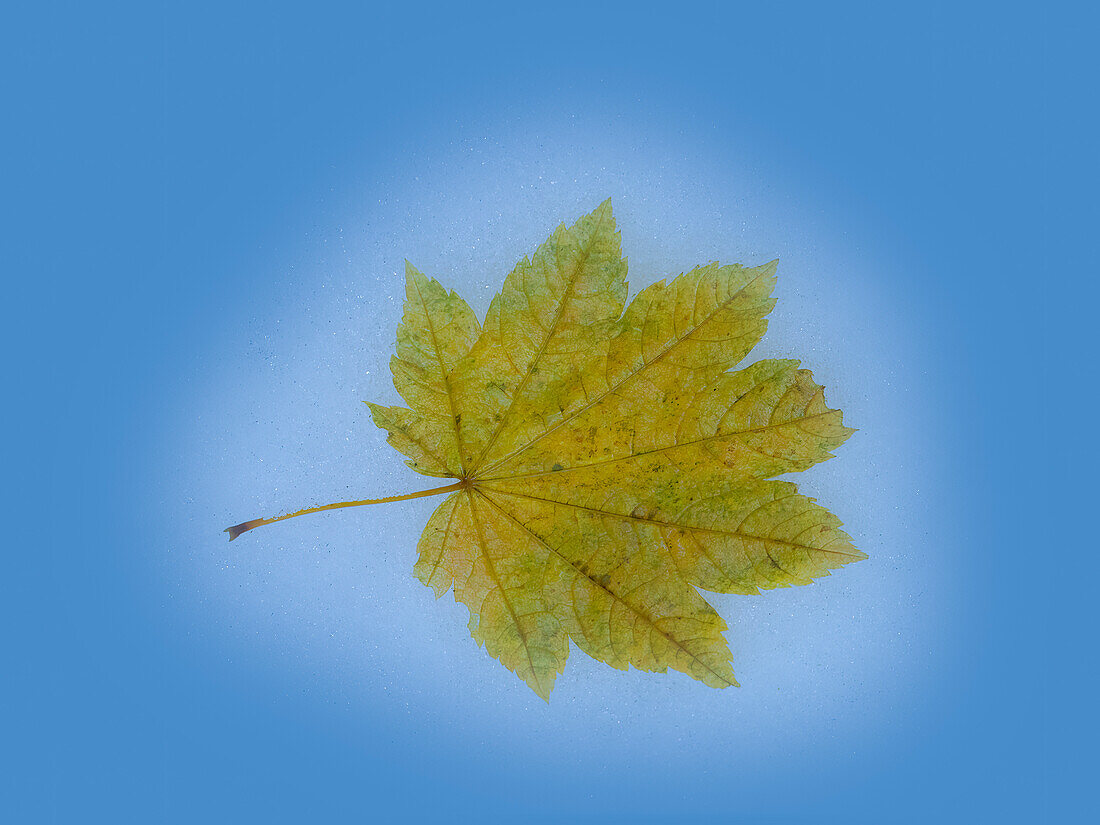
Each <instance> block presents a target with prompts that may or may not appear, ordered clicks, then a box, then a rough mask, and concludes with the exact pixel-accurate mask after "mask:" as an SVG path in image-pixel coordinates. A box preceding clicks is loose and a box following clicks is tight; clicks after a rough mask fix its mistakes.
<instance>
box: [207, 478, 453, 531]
mask: <svg viewBox="0 0 1100 825" xmlns="http://www.w3.org/2000/svg"><path fill="white" fill-rule="evenodd" d="M467 486H468V482H466V481H456V482H455V483H454V484H447V485H445V486H443V487H435V488H433V489H431V490H419V491H417V492H415V493H405V494H404V495H402V496H386V497H385V498H367V499H363V500H362V501H338V502H336V503H334V504H326V505H324V506H323V507H307V508H306V509H305V510H299V511H298V512H296V513H288V514H287V515H285V516H275V517H274V518H256V519H252V521H245V522H241V523H240V524H235V525H233V526H232V527H226V528H225V531H224V532H226V533H228V534H229V540H230V541H233V539H235V538H237V536H239V535H240V534H241V533H247V532H248V531H249V530H252V529H253V528H255V527H262V526H263V525H265V524H274V523H275V522H277V521H285V520H286V519H288V518H295V517H297V516H304V515H307V514H308V513H320V512H321V511H322V510H339V509H340V508H341V507H361V506H362V505H364V504H385V503H387V502H390V501H408V500H409V499H413V498H424V496H435V495H439V494H440V493H453V492H455V491H456V490H462V489H464V488H465V487H467Z"/></svg>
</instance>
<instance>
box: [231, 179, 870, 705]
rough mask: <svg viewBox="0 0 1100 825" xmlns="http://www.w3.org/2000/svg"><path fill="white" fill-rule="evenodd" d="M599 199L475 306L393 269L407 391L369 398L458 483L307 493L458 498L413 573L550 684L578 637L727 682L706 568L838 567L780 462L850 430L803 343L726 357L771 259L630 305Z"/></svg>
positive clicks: (433, 528)
mask: <svg viewBox="0 0 1100 825" xmlns="http://www.w3.org/2000/svg"><path fill="white" fill-rule="evenodd" d="M626 269H627V267H626V261H625V259H624V258H623V257H622V253H621V249H620V238H619V233H618V231H617V230H616V228H615V220H614V218H613V216H612V213H611V203H610V201H606V202H604V203H603V204H601V205H600V206H599V207H598V208H597V209H596V210H595V211H594V212H592V213H591V214H590V215H586V216H585V217H583V218H581V219H580V220H579V221H577V222H576V223H575V224H574V225H573V226H571V227H566V226H564V225H563V226H560V227H559V228H558V229H557V230H556V231H555V232H554V234H553V235H552V236H551V237H550V238H549V240H547V241H546V242H545V243H544V244H542V245H541V246H540V247H539V248H538V249H537V250H536V251H535V252H534V254H533V255H531V256H530V257H528V258H524V259H523V260H522V261H520V263H519V264H518V265H517V266H516V268H515V269H514V270H513V271H512V273H511V274H510V275H508V277H507V278H506V279H505V281H504V286H503V288H502V289H501V291H500V293H499V294H498V295H497V296H496V297H495V298H494V299H493V301H492V303H491V305H490V307H489V311H488V314H487V315H486V318H485V323H484V324H483V325H482V324H479V323H478V320H477V317H476V315H475V314H474V312H473V311H472V310H471V309H470V307H469V306H468V305H467V304H466V302H465V301H463V300H462V298H460V297H459V296H458V295H457V294H455V293H454V292H449V291H447V290H446V289H445V288H443V287H442V286H441V285H440V284H439V283H438V282H437V281H435V280H429V279H428V278H426V277H425V276H424V275H422V274H421V273H420V272H418V271H417V270H416V269H415V268H413V267H412V266H411V265H408V264H407V265H406V300H405V311H404V318H403V319H402V322H401V324H400V326H399V327H398V329H397V354H396V355H395V356H394V357H393V359H392V360H391V363H390V366H391V370H392V372H393V378H394V385H395V386H396V388H397V390H398V392H399V393H400V394H401V396H402V397H403V398H404V399H405V402H406V403H407V404H408V406H407V407H383V406H379V405H377V404H371V405H370V408H371V412H372V414H373V416H374V420H375V423H376V424H377V425H378V426H379V427H382V428H383V429H385V430H387V431H388V433H389V435H388V441H389V443H390V444H391V445H393V446H394V447H395V448H396V449H398V450H399V451H401V452H402V453H404V454H405V455H406V456H408V459H409V460H408V462H407V463H408V464H409V466H411V467H412V468H413V469H414V470H416V471H417V472H420V473H423V474H425V475H430V476H440V477H448V478H455V479H458V481H457V482H456V483H454V484H450V485H447V486H444V487H439V488H436V489H433V490H425V491H421V492H417V493H412V494H409V495H405V496H393V497H390V498H388V499H376V500H367V501H359V502H341V503H339V504H333V505H326V506H325V507H316V508H310V509H308V510H303V511H300V512H299V513H293V514H291V515H289V516H281V517H279V518H274V519H257V520H255V521H251V522H245V523H244V524H241V525H237V526H236V527H232V528H229V531H228V532H229V534H230V538H231V539H233V538H236V537H237V536H238V535H240V533H242V532H245V531H246V530H250V529H252V528H253V527H257V526H259V525H261V524H268V523H271V522H274V521H280V520H282V519H285V518H291V517H293V516H297V515H301V514H303V513H308V512H316V511H319V510H325V509H331V508H334V507H349V506H357V505H359V504H369V503H377V502H381V501H395V500H402V499H407V498H414V497H419V496H424V495H433V494H440V493H450V495H449V496H448V498H447V499H446V500H445V501H444V502H443V503H442V504H440V506H439V507H438V509H436V511H435V512H434V513H433V514H432V516H431V518H430V519H429V521H428V524H427V527H426V528H425V529H424V533H423V535H422V536H421V539H420V543H419V559H418V561H417V563H416V567H415V572H416V575H417V576H418V577H419V578H420V580H421V581H422V582H424V584H426V585H428V586H429V587H431V588H433V589H434V590H435V592H436V595H437V596H442V595H443V594H445V593H447V592H448V591H451V590H453V591H454V596H455V598H456V599H457V600H458V601H460V602H462V603H463V604H465V605H466V606H467V607H468V608H469V609H470V632H471V634H472V635H473V638H474V639H475V640H476V641H477V642H478V643H479V644H483V645H484V646H485V648H486V650H487V651H488V652H489V653H490V655H492V656H494V657H495V658H497V659H499V660H500V661H501V662H502V663H503V664H504V665H505V666H506V667H508V668H509V669H510V670H512V671H514V672H515V673H516V674H517V675H518V676H519V677H520V678H522V679H523V680H524V681H525V682H527V684H528V685H530V687H531V688H532V689H533V690H534V691H535V692H536V693H537V694H538V695H539V696H541V697H543V698H544V699H548V698H549V694H550V691H551V689H552V688H553V684H554V680H555V678H556V677H557V674H558V673H560V672H561V671H562V669H563V668H564V667H565V661H566V659H567V657H568V656H569V642H570V640H572V641H573V643H574V644H576V645H577V646H578V647H580V648H581V649H582V650H584V651H585V652H586V653H588V654H589V655H591V656H593V657H594V658H596V659H598V660H600V661H602V662H606V663H607V664H609V665H611V666H612V667H616V668H620V669H624V670H625V669H627V668H628V667H629V666H630V665H633V666H634V667H636V668H638V669H641V670H648V671H660V672H664V671H666V670H667V669H668V668H670V667H671V668H674V669H676V670H680V671H683V672H684V673H687V674H688V675H690V676H692V677H694V678H696V679H698V680H700V681H702V682H704V683H705V684H708V685H711V686H713V687H727V686H729V685H736V684H737V681H736V680H735V678H734V674H733V670H732V668H731V666H730V658H731V657H730V652H729V648H728V647H727V645H726V642H725V640H724V639H723V637H722V633H723V631H725V630H726V624H725V622H724V621H723V620H722V618H721V616H719V615H718V613H717V612H716V611H715V610H714V609H713V608H712V607H711V606H710V605H709V604H708V603H707V602H706V600H705V599H703V597H702V596H701V595H700V594H699V592H698V591H697V590H696V587H699V588H702V589H705V590H710V591H714V592H720V593H744V594H755V593H758V592H759V591H760V589H762V588H764V589H766V588H773V587H786V586H789V585H794V584H808V583H809V582H810V581H812V580H813V579H814V578H816V577H820V576H824V575H828V571H829V570H830V569H832V568H837V567H840V566H842V565H845V564H848V563H849V562H852V561H856V560H858V559H862V558H866V556H865V555H864V554H863V553H861V552H859V551H858V550H856V549H854V548H853V547H852V545H851V541H850V538H849V536H848V535H847V534H845V533H844V532H843V531H842V530H841V529H840V526H841V525H840V522H839V520H838V519H837V518H836V517H835V516H833V515H832V514H830V513H829V512H828V511H826V510H825V509H823V508H821V507H819V506H818V505H817V504H815V503H814V500H813V499H811V498H807V497H805V496H803V495H800V494H799V493H798V492H797V488H796V487H795V485H794V484H791V483H789V482H784V481H776V480H773V477H774V476H776V475H779V474H781V473H787V472H793V471H798V470H804V469H806V468H808V467H810V466H811V465H813V464H815V463H817V462H819V461H824V460H825V459H827V458H829V457H830V456H831V452H830V451H831V450H833V449H834V448H836V447H837V446H839V445H840V444H841V443H843V442H844V441H845V439H847V438H848V436H849V435H850V434H851V433H852V430H850V429H849V428H847V427H845V426H844V425H843V423H842V421H841V413H840V411H838V410H832V409H830V408H829V407H828V406H827V405H826V403H825V398H824V392H823V390H822V388H821V387H820V386H818V385H817V384H816V383H815V382H814V380H813V377H812V375H811V374H810V373H809V372H808V371H807V370H803V369H800V368H799V363H798V362H797V361H790V360H774V359H769V360H764V361H758V362H756V363H754V364H752V365H750V366H748V367H745V368H743V369H740V370H737V371H733V372H731V371H730V369H731V368H732V367H734V366H736V365H737V364H738V363H739V362H740V361H741V360H742V359H743V358H744V357H745V356H746V355H747V354H748V353H749V351H750V350H751V349H752V348H753V347H754V346H755V345H756V343H757V342H758V341H759V340H760V338H761V336H762V335H763V334H764V330H765V329H766V327H767V321H766V320H765V318H766V316H767V314H768V313H769V312H770V311H771V309H772V306H773V304H774V300H773V299H772V297H771V293H772V289H773V287H774V284H775V271H776V264H775V262H772V263H769V264H765V265H763V266H759V267H754V268H744V267H741V266H736V265H733V266H720V265H718V264H708V265H706V266H702V267H698V268H696V269H693V270H691V271H690V272H687V273H685V274H682V275H680V276H678V277H677V278H675V279H673V280H672V281H671V282H669V283H666V282H664V281H661V282H659V283H656V284H654V285H652V286H650V287H648V288H646V289H644V290H643V291H642V292H641V293H640V294H639V295H637V297H635V298H634V300H633V301H631V303H630V305H629V306H625V303H626V295H627V283H626Z"/></svg>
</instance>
